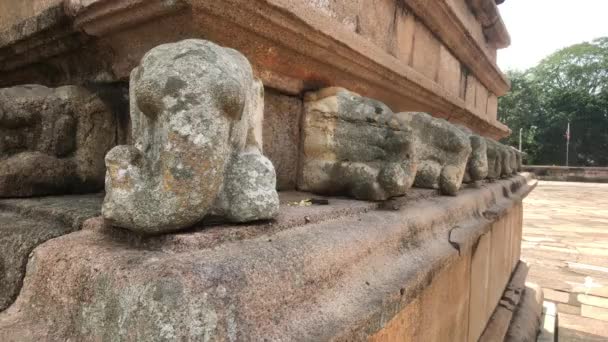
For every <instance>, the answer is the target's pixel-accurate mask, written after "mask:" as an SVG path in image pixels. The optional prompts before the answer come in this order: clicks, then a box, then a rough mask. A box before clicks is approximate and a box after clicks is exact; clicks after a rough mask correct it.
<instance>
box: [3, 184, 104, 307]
mask: <svg viewBox="0 0 608 342" xmlns="http://www.w3.org/2000/svg"><path fill="white" fill-rule="evenodd" d="M101 201H102V196H100V195H78V196H63V197H43V198H36V199H3V200H0V311H1V310H4V309H5V308H6V307H8V306H9V305H10V304H11V303H12V302H13V301H14V300H15V297H17V294H18V293H19V290H20V288H21V284H22V280H23V277H24V275H25V266H26V264H27V261H28V256H29V255H30V253H31V252H32V250H33V249H34V248H36V247H37V246H38V245H40V244H43V243H44V242H46V241H48V240H50V239H53V238H56V237H59V236H62V235H65V234H69V233H71V232H73V231H76V230H78V229H80V227H81V225H82V223H83V222H84V220H86V219H88V218H90V217H94V216H97V215H99V213H100V210H99V208H100V206H101Z"/></svg>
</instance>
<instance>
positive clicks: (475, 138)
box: [456, 125, 488, 183]
mask: <svg viewBox="0 0 608 342" xmlns="http://www.w3.org/2000/svg"><path fill="white" fill-rule="evenodd" d="M456 127H458V129H460V130H461V131H463V132H464V133H465V134H466V135H468V136H469V142H470V143H471V154H470V155H469V160H468V162H467V167H466V170H465V173H464V178H463V182H464V183H471V182H477V181H481V180H483V179H486V178H487V177H488V147H487V144H486V140H485V138H483V137H481V136H479V135H477V134H475V133H473V131H471V130H470V129H469V128H467V127H464V126H460V125H457V126H456Z"/></svg>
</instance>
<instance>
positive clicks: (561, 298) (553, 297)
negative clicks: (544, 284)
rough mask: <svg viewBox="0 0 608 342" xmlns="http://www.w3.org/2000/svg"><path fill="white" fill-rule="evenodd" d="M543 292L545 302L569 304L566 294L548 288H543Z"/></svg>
mask: <svg viewBox="0 0 608 342" xmlns="http://www.w3.org/2000/svg"><path fill="white" fill-rule="evenodd" d="M543 292H544V294H545V299H546V300H549V301H552V302H558V303H566V304H567V303H569V302H570V293H568V292H565V291H557V290H553V289H549V288H544V289H543Z"/></svg>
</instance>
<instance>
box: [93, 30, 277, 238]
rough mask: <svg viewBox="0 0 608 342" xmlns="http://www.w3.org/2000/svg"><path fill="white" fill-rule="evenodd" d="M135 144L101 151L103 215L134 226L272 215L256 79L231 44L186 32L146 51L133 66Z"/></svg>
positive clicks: (143, 228)
mask: <svg viewBox="0 0 608 342" xmlns="http://www.w3.org/2000/svg"><path fill="white" fill-rule="evenodd" d="M130 93H131V120H132V131H133V133H132V135H133V140H134V142H135V145H134V146H118V147H116V148H114V149H112V150H111V151H110V152H109V153H108V155H107V156H106V165H107V168H108V171H107V175H106V192H107V194H106V198H105V200H104V204H103V208H102V213H103V216H104V217H105V218H106V219H107V220H109V221H110V223H111V224H113V225H115V226H120V227H124V228H127V229H130V230H133V231H137V232H141V233H163V232H170V231H175V230H178V229H182V228H185V227H188V226H191V225H193V224H195V223H196V222H198V221H200V220H202V219H203V218H204V217H205V216H207V215H221V216H223V217H224V218H226V219H227V220H229V221H233V222H244V221H252V220H260V219H270V218H273V217H275V216H276V215H277V213H278V209H279V198H278V194H277V192H276V190H275V182H276V180H275V170H274V167H273V166H272V163H271V162H270V161H269V160H268V159H267V158H266V157H264V156H263V155H262V153H261V150H262V141H261V140H262V138H261V136H262V135H261V133H262V132H261V124H262V117H263V86H262V84H261V83H260V82H259V81H257V80H256V79H254V77H253V72H252V69H251V65H250V64H249V61H248V60H247V59H246V58H245V57H244V56H243V55H242V54H240V53H239V52H237V51H235V50H232V49H228V48H223V47H220V46H218V45H215V44H213V43H211V42H208V41H202V40H184V41H181V42H177V43H173V44H165V45H160V46H158V47H156V48H154V49H152V50H151V51H149V52H148V53H147V54H146V55H145V56H144V57H143V59H142V61H141V64H140V66H139V67H137V68H136V69H134V70H133V72H132V73H131V88H130Z"/></svg>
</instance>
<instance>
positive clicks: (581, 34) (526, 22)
mask: <svg viewBox="0 0 608 342" xmlns="http://www.w3.org/2000/svg"><path fill="white" fill-rule="evenodd" d="M499 8H500V12H501V14H502V17H503V20H504V21H505V24H506V26H507V29H508V30H509V33H510V34H511V46H510V47H508V48H506V49H503V50H500V51H499V52H498V65H499V66H500V68H501V69H502V70H503V71H506V70H510V69H519V70H525V69H527V68H529V67H532V66H534V65H536V64H537V63H538V62H540V61H541V60H542V59H543V58H545V57H546V56H548V55H550V54H551V53H552V52H554V51H556V50H558V49H560V48H563V47H566V46H569V45H572V44H576V43H580V42H583V41H591V40H593V39H594V38H599V37H602V36H608V0H507V1H505V2H504V3H503V4H502V5H500V6H499Z"/></svg>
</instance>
